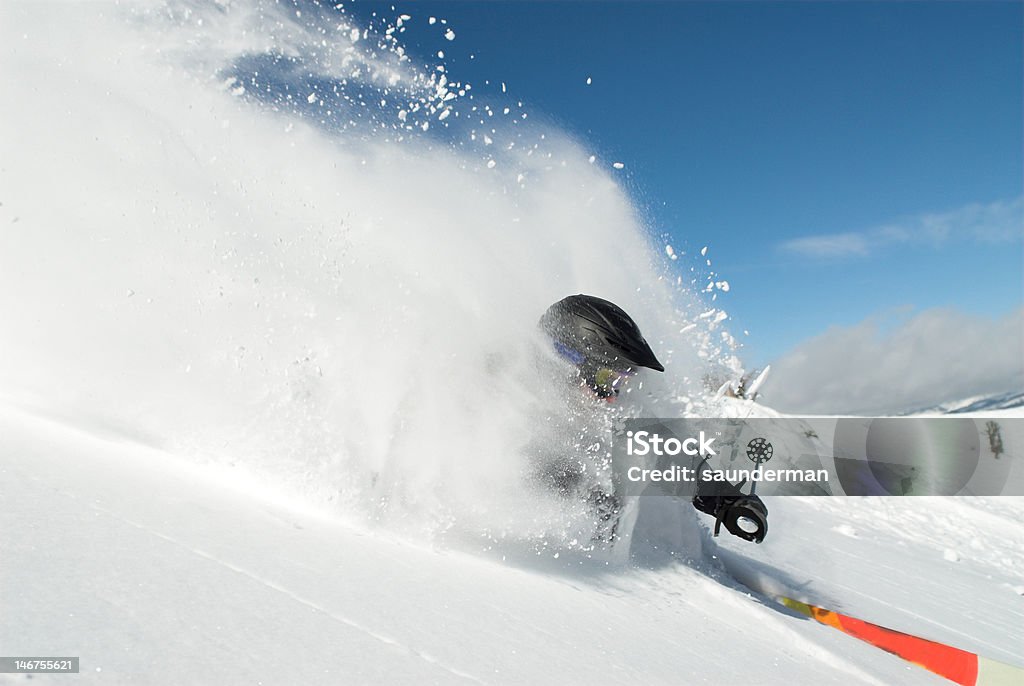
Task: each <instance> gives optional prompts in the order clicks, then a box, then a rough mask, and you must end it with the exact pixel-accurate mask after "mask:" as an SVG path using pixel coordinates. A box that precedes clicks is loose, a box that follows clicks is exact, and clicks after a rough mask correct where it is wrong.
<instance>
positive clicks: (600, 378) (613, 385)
mask: <svg viewBox="0 0 1024 686" xmlns="http://www.w3.org/2000/svg"><path fill="white" fill-rule="evenodd" d="M634 373H635V372H633V371H632V370H630V369H626V370H620V369H611V368H610V367H601V368H600V369H598V370H597V373H595V374H594V387H595V390H597V392H598V394H599V395H601V397H604V398H607V397H611V396H615V395H618V394H619V389H620V388H621V387H622V385H623V384H624V383H626V380H627V379H628V378H629V377H631V376H633V374H634Z"/></svg>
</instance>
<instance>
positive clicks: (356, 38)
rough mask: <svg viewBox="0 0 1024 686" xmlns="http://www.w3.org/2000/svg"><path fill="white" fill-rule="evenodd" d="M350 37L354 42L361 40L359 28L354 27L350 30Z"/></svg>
mask: <svg viewBox="0 0 1024 686" xmlns="http://www.w3.org/2000/svg"><path fill="white" fill-rule="evenodd" d="M348 39H349V40H350V41H352V42H353V43H358V42H359V29H352V30H351V31H349V32H348Z"/></svg>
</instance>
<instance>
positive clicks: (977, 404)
mask: <svg viewBox="0 0 1024 686" xmlns="http://www.w3.org/2000/svg"><path fill="white" fill-rule="evenodd" d="M1016 407H1024V391H1019V390H1018V391H1007V392H1005V393H998V394H995V395H987V396H973V397H971V398H964V399H961V400H951V401H948V402H945V403H940V404H938V405H932V406H930V407H922V408H920V409H916V410H911V411H909V412H904V413H903V414H904V415H913V414H926V413H927V414H932V413H937V414H965V413H968V412H984V411H986V410H1010V409H1013V408H1016Z"/></svg>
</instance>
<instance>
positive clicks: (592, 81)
mask: <svg viewBox="0 0 1024 686" xmlns="http://www.w3.org/2000/svg"><path fill="white" fill-rule="evenodd" d="M592 83H594V79H592V78H590V77H589V76H588V77H587V85H588V86H589V85H590V84H592Z"/></svg>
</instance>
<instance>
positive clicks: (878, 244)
mask: <svg viewBox="0 0 1024 686" xmlns="http://www.w3.org/2000/svg"><path fill="white" fill-rule="evenodd" d="M1022 236H1024V197H1017V198H1014V199H1012V200H1001V201H997V202H993V203H988V204H982V203H972V204H970V205H966V206H964V207H960V208H957V209H955V210H950V211H948V212H932V213H925V214H920V215H917V216H914V217H909V218H907V219H904V220H901V221H897V222H893V223H889V224H883V225H881V226H875V227H871V228H868V229H864V230H862V231H850V232H845V233H831V234H820V235H816V236H805V237H803V238H796V239H793V240H790V241H786V242H785V243H783V244H782V245H781V246H780V247H781V249H782V250H783V251H785V252H789V253H795V254H798V255H803V256H805V257H817V258H849V257H866V256H868V255H870V254H872V253H874V252H876V251H878V250H880V249H882V248H885V247H889V246H893V245H941V244H943V243H945V242H947V241H951V240H953V241H966V242H971V243H1006V242H1011V241H1015V240H1020V239H1021V237H1022Z"/></svg>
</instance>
